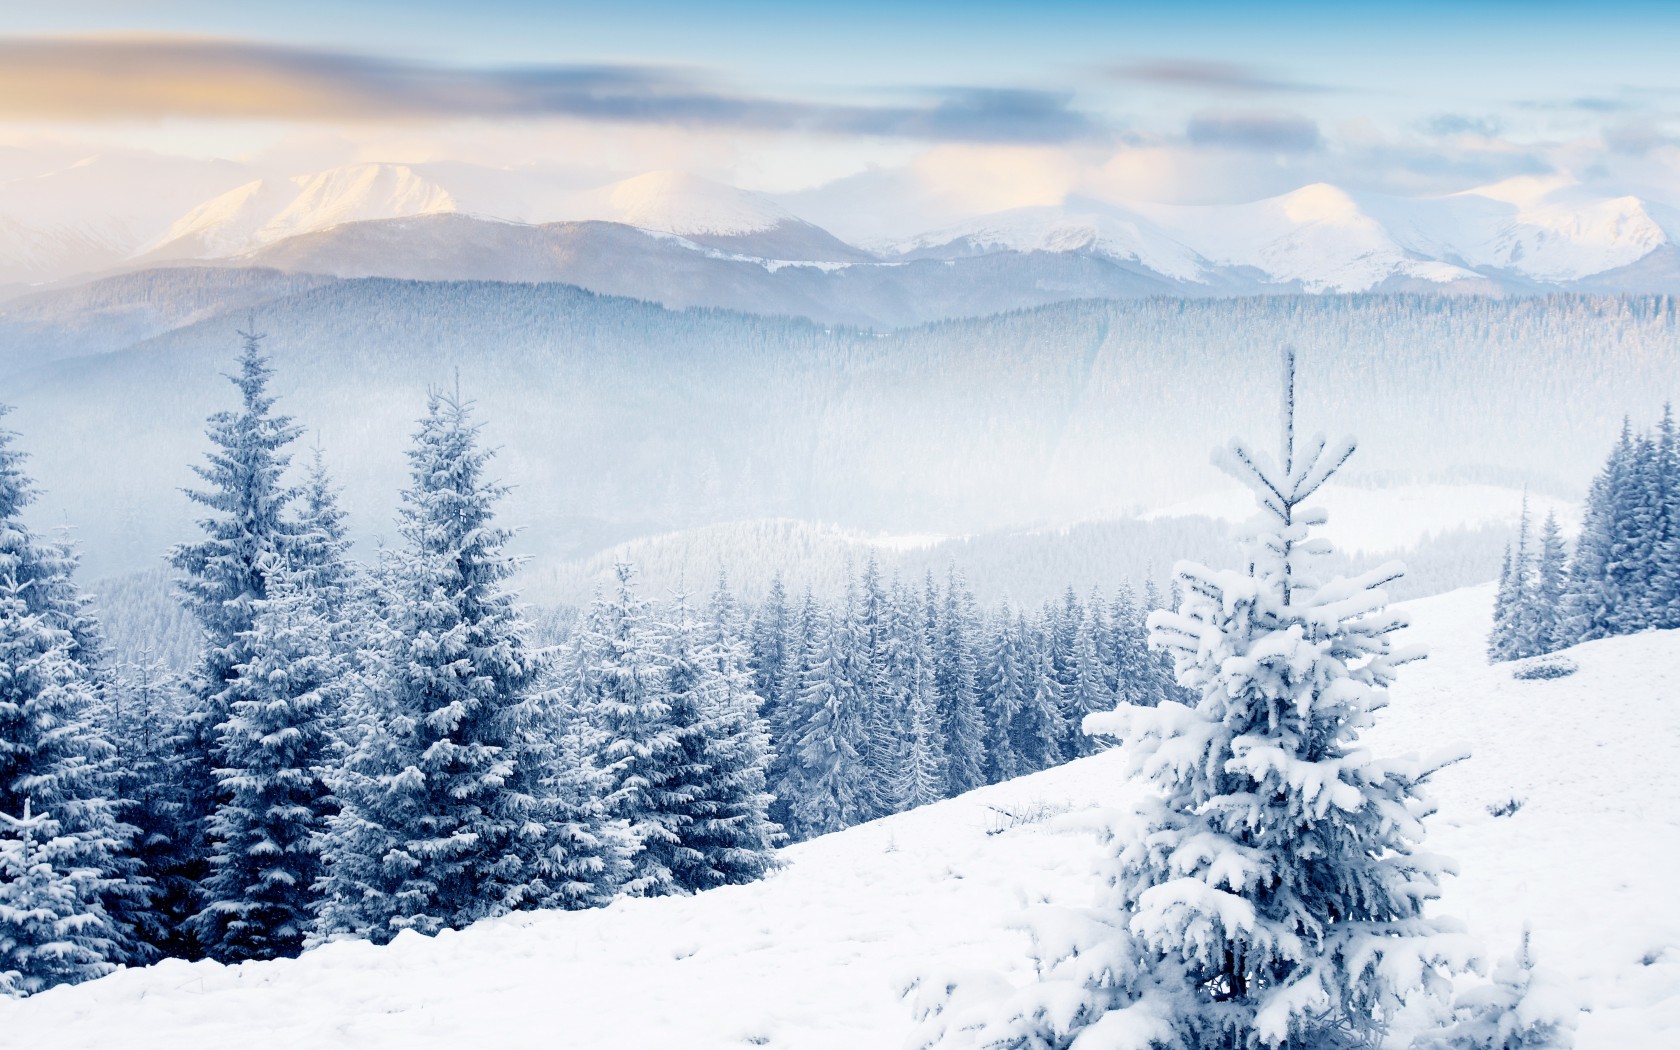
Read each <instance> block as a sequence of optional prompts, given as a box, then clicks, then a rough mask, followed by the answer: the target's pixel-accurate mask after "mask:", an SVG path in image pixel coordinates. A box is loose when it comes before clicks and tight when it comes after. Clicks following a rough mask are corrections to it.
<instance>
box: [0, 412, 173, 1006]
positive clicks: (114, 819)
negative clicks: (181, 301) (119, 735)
mask: <svg viewBox="0 0 1680 1050" xmlns="http://www.w3.org/2000/svg"><path fill="white" fill-rule="evenodd" d="M3 413H4V410H3V409H0V415H3ZM13 436H14V435H12V433H11V432H9V431H6V430H0V813H6V814H9V815H12V816H16V815H18V814H20V813H22V812H23V811H24V807H25V806H26V805H33V807H34V809H35V812H37V813H39V814H41V815H42V817H41V819H42V820H43V821H45V823H43V824H42V825H41V827H42V828H43V829H46V830H44V831H43V832H42V834H43V836H45V837H43V838H42V839H41V845H42V858H43V859H42V860H41V861H40V863H42V864H46V865H48V866H49V867H50V868H51V869H52V871H53V872H55V873H56V875H53V876H52V879H53V880H54V881H53V883H52V886H53V888H52V889H51V892H52V893H53V894H56V895H60V896H62V895H63V894H70V895H72V896H73V897H74V898H75V900H74V903H73V906H72V905H66V906H67V907H73V911H74V912H75V914H76V915H78V916H83V918H78V919H76V920H75V922H76V930H77V934H76V937H75V938H73V939H74V940H75V941H76V943H77V944H79V945H81V946H82V947H81V948H76V949H75V950H74V951H71V949H68V948H67V949H65V950H66V952H68V953H69V954H72V955H77V957H80V956H79V954H78V953H81V952H82V950H83V949H84V948H85V950H86V951H87V952H90V953H92V954H93V955H94V956H96V957H97V958H98V959H101V960H109V961H112V962H121V961H126V960H129V959H133V958H136V957H137V953H136V951H135V945H134V944H133V943H132V942H131V938H130V936H129V933H128V931H127V930H125V929H123V928H122V927H121V926H120V925H119V924H118V923H117V922H116V921H115V920H114V919H113V918H112V912H113V911H122V910H124V909H125V908H126V907H127V906H128V905H130V904H132V903H134V902H135V901H136V900H137V899H138V900H141V901H143V894H144V892H145V890H146V887H145V886H144V884H143V882H142V880H143V873H141V872H140V871H139V870H138V865H137V864H134V863H132V858H131V857H130V856H129V855H128V849H129V845H130V842H131V840H132V836H133V831H134V829H133V828H132V827H130V826H128V825H126V824H123V823H121V822H120V821H119V820H118V812H119V806H118V803H117V800H116V799H114V798H113V795H114V789H115V787H116V782H115V781H116V769H115V767H114V766H115V757H116V752H115V749H114V748H113V747H112V745H111V743H110V741H109V740H108V739H107V737H106V735H105V732H104V730H103V727H102V726H101V725H100V722H99V719H100V716H101V713H102V712H101V709H100V697H99V690H100V686H101V682H100V677H99V674H98V672H97V669H96V666H95V661H97V660H98V659H99V658H100V655H101V654H100V651H99V635H98V625H97V624H96V623H95V622H94V621H93V619H92V617H91V616H90V615H89V614H88V612H87V602H86V599H85V598H84V597H83V596H82V595H81V593H80V591H79V590H78V589H77V587H76V586H75V584H74V582H73V580H72V578H71V575H70V574H71V572H72V571H73V570H74V568H75V564H76V558H75V554H74V552H73V551H71V550H70V549H68V548H67V547H65V546H63V545H61V544H57V543H50V542H44V541H42V540H40V539H39V538H37V537H36V536H35V534H34V533H33V532H32V531H31V530H30V529H29V528H28V526H26V525H25V524H24V523H23V521H22V518H21V515H22V512H23V510H24V509H25V508H26V507H28V506H29V504H30V502H31V501H32V500H33V498H34V493H33V491H32V489H31V487H30V484H29V481H28V479H27V478H26V477H25V476H24V473H23V458H24V457H23V454H22V453H21V452H18V451H17V450H16V449H15V448H14V447H13V446H12V440H13ZM48 843H50V846H49V845H48ZM34 863H35V862H30V865H33V864H34ZM16 864H18V865H24V862H23V861H22V860H17V861H16ZM30 865H24V866H23V867H15V868H14V870H15V871H16V872H17V873H18V874H17V876H16V877H18V878H27V879H28V880H35V881H31V882H30V885H32V886H34V885H36V881H39V879H46V878H47V877H48V876H47V874H45V873H44V872H42V873H35V869H34V867H32V866H30ZM40 888H41V887H39V886H37V889H40ZM18 892H19V893H22V892H25V891H24V889H22V888H20V889H19V891H18ZM28 892H31V893H33V892H35V890H29V891H28ZM43 892H45V890H43ZM55 899H56V898H55ZM53 907H54V908H57V907H58V905H53ZM55 914H56V912H55ZM20 921H21V920H20ZM54 921H56V920H54ZM44 929H46V927H31V930H33V931H34V932H32V933H29V934H28V936H32V937H33V936H38V935H43V934H42V931H43V930H44ZM17 936H19V937H22V936H24V935H23V934H18V935H17ZM36 948H41V945H39V944H32V943H25V942H23V941H21V940H20V941H19V942H18V943H17V946H16V948H15V950H16V951H19V952H26V953H27V952H33V951H34V950H35V949H36ZM4 965H5V963H4V962H3V961H0V969H3V968H4ZM20 972H22V971H20ZM76 972H77V973H78V974H81V975H84V976H85V975H86V973H87V972H89V971H86V970H77V971H76ZM63 978H64V974H58V975H57V976H52V975H48V976H42V977H40V978H39V980H37V978H36V977H31V976H29V974H28V973H25V974H24V978H23V980H24V981H25V983H26V984H27V985H28V988H27V989H26V990H31V991H32V990H36V989H37V988H38V987H45V986H46V984H51V983H58V981H59V980H60V979H63ZM40 982H45V983H44V984H43V983H40Z"/></svg>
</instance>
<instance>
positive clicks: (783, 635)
mask: <svg viewBox="0 0 1680 1050" xmlns="http://www.w3.org/2000/svg"><path fill="white" fill-rule="evenodd" d="M793 627H794V624H793V620H792V615H791V614H790V612H789V609H788V601H787V588H786V587H785V586H783V584H782V574H781V573H779V572H778V573H776V575H775V576H774V577H773V578H772V579H771V581H770V591H769V593H768V594H767V595H765V598H764V601H763V602H761V603H759V606H758V608H757V609H756V610H754V612H753V616H752V627H751V661H752V676H753V680H752V688H753V692H754V693H756V694H758V696H759V697H760V698H761V699H762V701H763V706H762V707H760V708H759V713H760V714H762V715H763V716H764V718H765V720H766V721H767V722H770V723H771V724H774V723H775V721H776V711H777V708H778V707H780V706H781V704H783V703H784V702H785V701H786V699H787V697H786V690H787V679H788V665H789V664H790V663H791V662H792V661H793V660H794V659H795V655H796V654H794V653H792V652H790V651H789V650H790V648H791V646H792V644H793V639H792V637H791V636H792V634H793Z"/></svg>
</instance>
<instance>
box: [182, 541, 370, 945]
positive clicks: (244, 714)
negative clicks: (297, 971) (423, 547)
mask: <svg viewBox="0 0 1680 1050" xmlns="http://www.w3.org/2000/svg"><path fill="white" fill-rule="evenodd" d="M324 568H325V566H323V565H322V564H320V563H310V564H308V566H307V569H304V570H300V569H294V568H293V567H291V566H290V565H288V564H285V563H282V564H280V565H277V566H275V567H274V568H273V569H272V570H271V571H270V572H269V573H268V580H267V597H265V598H263V599H262V600H260V601H258V602H257V603H255V609H254V612H255V619H254V620H253V621H252V624H251V629H250V630H249V631H247V632H245V636H244V637H243V638H242V640H241V650H242V651H243V652H244V653H245V654H246V660H245V662H244V663H242V664H240V665H239V667H238V668H237V669H236V675H235V677H234V678H233V680H232V682H231V689H230V696H231V705H230V709H229V714H228V718H227V721H225V722H223V723H222V726H221V745H220V747H219V748H218V750H217V754H218V755H219V756H220V765H219V766H218V767H217V769H216V778H217V780H218V782H219V784H220V794H221V797H222V798H223V802H222V804H221V805H220V806H218V807H217V808H216V811H215V812H214V813H212V814H211V816H210V833H211V839H212V841H213V842H214V846H213V847H212V853H211V857H210V872H209V874H208V875H207V876H206V877H205V879H204V882H203V897H204V900H205V906H204V909H203V911H201V912H200V913H199V914H198V916H197V917H196V918H195V919H194V920H193V921H194V924H195V925H196V926H197V927H198V931H199V940H200V943H202V944H203V945H204V947H205V949H206V951H207V952H208V953H209V954H210V956H211V957H212V958H216V959H220V960H222V961H225V962H243V961H245V960H247V959H273V958H280V957H286V956H293V955H296V954H297V953H298V952H300V951H302V950H303V944H304V938H305V935H306V934H307V932H308V930H309V926H310V924H311V921H312V919H313V914H314V911H315V904H316V899H317V898H316V884H317V882H318V881H319V880H320V878H321V875H322V865H321V856H320V852H321V839H322V837H323V834H324V833H325V831H326V829H327V820H328V818H329V817H330V816H331V815H332V813H333V811H334V810H335V809H336V805H335V804H334V802H333V798H332V794H331V792H330V791H329V789H328V788H327V786H326V784H325V783H324V782H323V780H322V775H323V772H324V767H325V766H326V764H327V761H328V758H329V753H330V749H331V746H332V729H333V726H334V724H335V722H336V721H337V719H338V715H339V712H340V709H341V708H342V707H343V706H344V704H345V702H346V699H347V698H348V696H349V694H350V690H351V688H352V685H351V668H350V658H349V656H348V655H347V654H346V652H345V651H344V650H343V649H341V648H339V643H340V641H341V639H340V638H339V637H336V635H338V634H340V633H341V632H338V631H336V630H335V629H334V626H333V624H332V622H331V621H330V620H329V619H328V617H327V616H326V615H325V613H324V611H323V607H322V605H321V600H320V599H321V596H320V595H319V594H317V593H316V592H315V591H314V590H313V586H314V584H315V582H316V581H317V580H318V579H319V578H320V577H321V574H322V572H323V570H324Z"/></svg>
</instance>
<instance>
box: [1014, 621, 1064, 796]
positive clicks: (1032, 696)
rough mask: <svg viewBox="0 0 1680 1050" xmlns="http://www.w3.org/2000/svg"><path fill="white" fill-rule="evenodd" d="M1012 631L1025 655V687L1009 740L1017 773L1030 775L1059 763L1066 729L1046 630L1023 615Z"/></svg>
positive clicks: (1062, 755) (1062, 758) (1059, 688)
mask: <svg viewBox="0 0 1680 1050" xmlns="http://www.w3.org/2000/svg"><path fill="white" fill-rule="evenodd" d="M1015 632H1016V634H1017V635H1018V636H1019V638H1020V651H1021V652H1022V653H1024V654H1025V655H1026V667H1025V673H1026V686H1027V687H1026V689H1025V690H1024V691H1023V692H1022V694H1021V695H1022V700H1021V706H1020V707H1019V708H1018V709H1017V710H1016V712H1015V717H1014V718H1013V719H1012V720H1011V722H1010V726H1009V738H1010V742H1011V745H1012V747H1013V748H1014V751H1015V757H1016V761H1017V762H1019V763H1020V765H1021V772H1022V773H1033V772H1037V771H1038V770H1041V769H1049V768H1050V767H1051V766H1056V765H1060V764H1061V763H1062V761H1063V760H1064V758H1065V757H1066V756H1065V755H1064V754H1063V752H1062V742H1063V740H1065V739H1066V737H1067V727H1066V724H1065V722H1064V720H1063V712H1062V698H1061V686H1060V684H1059V683H1058V682H1057V678H1056V669H1055V666H1054V664H1053V663H1052V660H1051V648H1052V646H1051V641H1050V637H1049V631H1048V629H1043V628H1035V627H1034V625H1032V624H1031V623H1029V622H1028V621H1027V618H1026V616H1025V615H1024V614H1023V615H1020V616H1018V617H1017V618H1016V623H1015Z"/></svg>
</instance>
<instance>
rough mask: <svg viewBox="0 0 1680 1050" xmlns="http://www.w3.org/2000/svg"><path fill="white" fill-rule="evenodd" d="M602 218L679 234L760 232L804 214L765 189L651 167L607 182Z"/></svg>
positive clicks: (600, 209)
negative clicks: (772, 198)
mask: <svg viewBox="0 0 1680 1050" xmlns="http://www.w3.org/2000/svg"><path fill="white" fill-rule="evenodd" d="M602 197H603V199H602V200H601V201H599V204H600V205H601V207H599V208H597V209H596V210H597V211H599V212H601V214H600V216H599V217H600V218H603V219H608V220H610V221H612V222H622V223H625V224H626V225H629V226H639V227H641V228H642V229H644V230H655V231H658V232H660V233H671V234H676V235H677V236H679V237H681V236H688V235H693V234H709V235H722V236H732V235H740V234H747V233H760V232H763V231H765V230H769V229H774V228H775V227H777V226H780V225H782V224H784V223H792V222H799V221H800V220H799V219H798V218H797V217H796V216H795V215H794V214H793V213H792V212H790V211H788V210H787V209H786V208H784V207H782V206H781V205H780V204H777V203H776V202H775V201H773V200H771V199H770V198H769V197H766V196H764V195H763V194H761V193H753V192H751V191H750V190H742V189H737V188H735V187H733V186H725V185H723V184H722V183H717V182H713V181H712V180H710V179H706V178H702V177H701V176H698V175H690V174H687V173H685V172H677V171H650V172H648V173H646V174H645V175H637V176H636V177H634V178H630V179H625V180H624V181H622V182H617V183H614V184H613V185H611V186H608V187H607V188H606V190H605V191H604V193H603V195H602Z"/></svg>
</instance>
